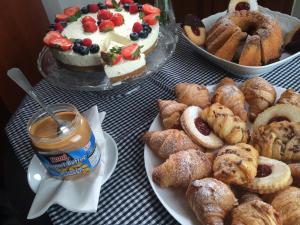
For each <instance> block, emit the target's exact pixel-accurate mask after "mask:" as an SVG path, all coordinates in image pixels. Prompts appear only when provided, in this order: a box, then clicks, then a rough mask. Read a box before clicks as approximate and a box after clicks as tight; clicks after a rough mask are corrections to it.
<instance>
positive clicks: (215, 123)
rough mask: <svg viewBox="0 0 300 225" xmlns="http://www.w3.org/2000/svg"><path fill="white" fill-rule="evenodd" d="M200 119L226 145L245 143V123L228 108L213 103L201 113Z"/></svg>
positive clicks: (246, 134)
mask: <svg viewBox="0 0 300 225" xmlns="http://www.w3.org/2000/svg"><path fill="white" fill-rule="evenodd" d="M201 118H202V119H203V120H204V121H205V122H207V123H208V125H209V126H210V128H212V129H213V131H214V132H215V133H216V134H217V135H218V136H219V137H220V138H221V139H223V140H224V141H225V142H226V143H227V144H236V143H240V142H243V143H247V141H248V137H249V134H248V130H247V126H246V123H245V122H244V121H242V120H241V119H240V118H239V117H238V116H235V115H234V114H233V112H232V111H231V110H230V109H229V108H227V107H225V106H223V105H221V104H219V103H214V104H213V105H211V106H209V107H207V108H205V109H204V110H203V111H202V113H201Z"/></svg>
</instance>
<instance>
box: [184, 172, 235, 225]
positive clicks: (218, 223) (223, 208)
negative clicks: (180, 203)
mask: <svg viewBox="0 0 300 225" xmlns="http://www.w3.org/2000/svg"><path fill="white" fill-rule="evenodd" d="M186 197H187V200H188V203H189V205H190V207H191V209H192V210H193V212H194V213H195V215H196V217H197V219H198V220H199V222H200V224H205V225H223V224H224V220H225V217H226V215H227V214H228V213H229V212H230V211H231V210H232V209H233V207H235V206H236V205H237V204H238V201H237V199H236V198H235V196H234V194H233V192H232V190H231V189H230V187H229V186H228V185H226V184H224V183H223V182H222V181H219V180H217V179H214V178H204V179H201V180H194V181H192V182H191V184H190V185H189V187H188V189H187V192H186Z"/></svg>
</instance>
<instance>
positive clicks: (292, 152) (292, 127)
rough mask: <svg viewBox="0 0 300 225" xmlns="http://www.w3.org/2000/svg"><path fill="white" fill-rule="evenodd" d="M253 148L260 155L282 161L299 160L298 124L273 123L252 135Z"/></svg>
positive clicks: (258, 129) (299, 139) (286, 122)
mask: <svg viewBox="0 0 300 225" xmlns="http://www.w3.org/2000/svg"><path fill="white" fill-rule="evenodd" d="M252 142H253V146H254V147H255V148H256V149H257V150H258V151H259V152H260V155H262V156H265V157H269V158H274V159H278V160H283V161H289V160H292V161H295V160H300V122H288V121H281V122H273V123H271V124H268V125H264V126H260V127H259V128H257V129H255V130H254V132H253V134H252Z"/></svg>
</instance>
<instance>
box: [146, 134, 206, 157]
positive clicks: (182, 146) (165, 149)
mask: <svg viewBox="0 0 300 225" xmlns="http://www.w3.org/2000/svg"><path fill="white" fill-rule="evenodd" d="M143 139H144V141H145V142H146V144H147V145H148V146H149V148H150V149H151V150H152V151H153V152H154V153H155V154H156V155H158V156H159V157H161V158H163V159H167V158H168V157H169V156H170V155H171V154H173V153H176V152H179V151H185V150H188V149H197V150H201V148H200V147H199V146H198V145H196V144H195V143H194V142H192V140H191V139H190V138H189V137H188V136H187V135H186V134H185V133H184V132H183V131H180V130H176V129H169V130H164V131H152V132H146V133H145V135H144V137H143Z"/></svg>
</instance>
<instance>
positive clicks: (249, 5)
mask: <svg viewBox="0 0 300 225" xmlns="http://www.w3.org/2000/svg"><path fill="white" fill-rule="evenodd" d="M241 10H248V11H258V4H257V1H256V0H231V1H230V2H229V5H228V12H234V11H241Z"/></svg>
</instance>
